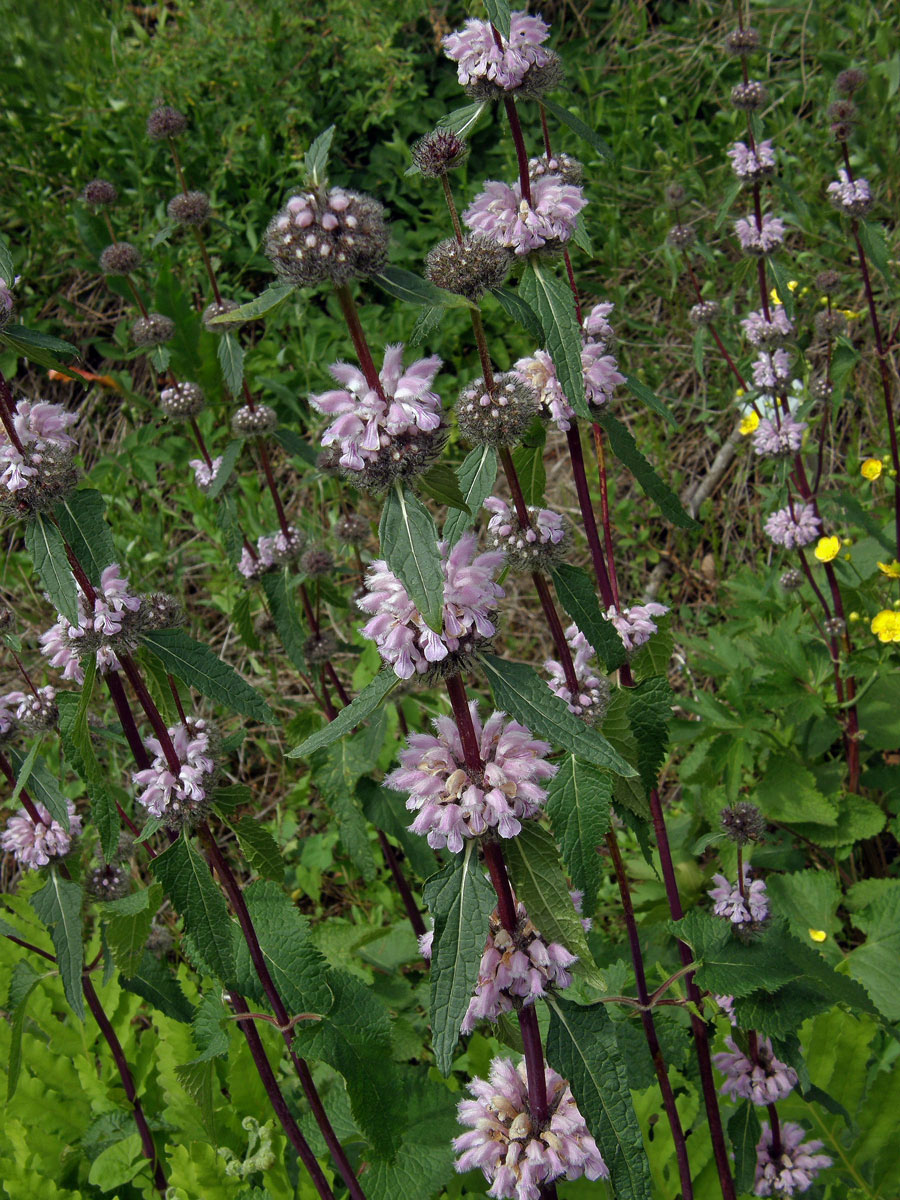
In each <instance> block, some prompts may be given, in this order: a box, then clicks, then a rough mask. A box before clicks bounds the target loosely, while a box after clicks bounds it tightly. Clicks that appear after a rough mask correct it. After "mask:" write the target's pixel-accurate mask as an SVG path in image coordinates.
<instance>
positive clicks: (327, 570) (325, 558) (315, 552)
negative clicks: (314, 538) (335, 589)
mask: <svg viewBox="0 0 900 1200" xmlns="http://www.w3.org/2000/svg"><path fill="white" fill-rule="evenodd" d="M300 570H301V571H302V572H303V574H304V575H312V576H316V575H331V574H332V573H333V571H334V559H333V558H332V557H331V555H330V554H329V553H328V551H327V550H322V549H320V548H319V547H317V546H313V547H311V548H310V549H309V550H307V551H306V553H305V554H304V555H303V557H302V558H301V559H300Z"/></svg>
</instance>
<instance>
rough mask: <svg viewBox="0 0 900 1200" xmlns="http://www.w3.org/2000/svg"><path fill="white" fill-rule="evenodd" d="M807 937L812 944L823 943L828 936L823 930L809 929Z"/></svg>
mask: <svg viewBox="0 0 900 1200" xmlns="http://www.w3.org/2000/svg"><path fill="white" fill-rule="evenodd" d="M809 936H810V937H811V938H812V940H813V941H814V942H824V941H825V939H826V938H827V937H828V934H827V933H826V932H825V930H824V929H811V930H810V931H809Z"/></svg>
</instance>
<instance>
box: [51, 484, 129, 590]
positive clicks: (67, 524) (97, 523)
mask: <svg viewBox="0 0 900 1200" xmlns="http://www.w3.org/2000/svg"><path fill="white" fill-rule="evenodd" d="M53 514H54V516H55V517H56V520H57V523H58V524H59V529H60V532H61V533H62V536H63V537H64V538H65V539H66V541H67V542H68V543H69V545H70V546H71V547H72V551H73V553H74V554H75V557H76V558H77V559H78V561H79V562H80V563H81V565H82V566H83V567H84V569H85V571H86V573H87V576H88V579H90V581H91V583H92V584H94V586H95V587H99V585H100V575H101V573H102V571H103V569H104V568H105V567H108V566H109V565H110V564H111V563H114V562H115V561H116V558H117V555H116V546H115V543H114V542H113V536H112V530H111V529H110V527H109V526H108V525H107V523H106V501H105V500H104V499H103V497H102V496H101V495H100V493H99V492H97V491H95V490H94V489H93V488H81V489H80V490H79V491H77V492H73V493H72V494H71V496H68V497H67V498H66V499H65V500H61V501H60V502H59V504H57V506H56V508H55V509H54V510H53Z"/></svg>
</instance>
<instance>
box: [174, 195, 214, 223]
mask: <svg viewBox="0 0 900 1200" xmlns="http://www.w3.org/2000/svg"><path fill="white" fill-rule="evenodd" d="M211 211H212V206H211V204H210V202H209V196H207V194H206V192H179V193H178V195H177V196H173V197H172V199H171V200H170V201H169V203H168V205H167V206H166V212H167V213H168V214H169V220H170V221H173V222H174V223H175V224H176V225H202V224H203V222H204V221H206V220H207V219H208V218H209V214H210V212H211Z"/></svg>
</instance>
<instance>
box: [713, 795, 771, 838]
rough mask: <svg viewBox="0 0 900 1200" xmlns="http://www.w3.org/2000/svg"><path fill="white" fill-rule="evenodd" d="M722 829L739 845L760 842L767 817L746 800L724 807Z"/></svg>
mask: <svg viewBox="0 0 900 1200" xmlns="http://www.w3.org/2000/svg"><path fill="white" fill-rule="evenodd" d="M722 829H723V830H724V832H725V833H726V834H727V836H728V837H729V838H730V839H731V841H733V842H736V843H737V845H738V846H746V845H747V843H748V842H758V841H759V840H760V838H761V837H762V836H763V834H764V833H765V831H766V819H765V817H764V816H763V815H762V813H761V812H760V810H759V809H758V808H757V807H756V805H755V804H750V803H748V801H746V800H742V801H740V802H739V803H738V804H732V805H731V807H730V808H723V809H722Z"/></svg>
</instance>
